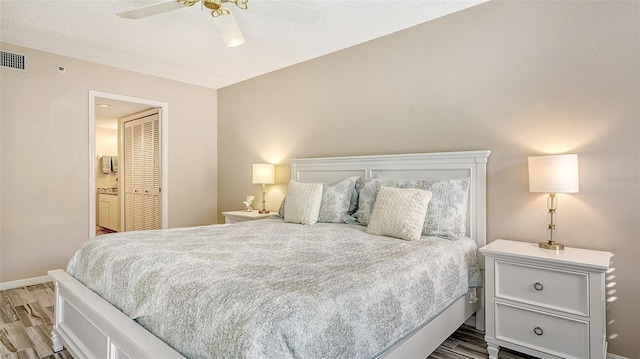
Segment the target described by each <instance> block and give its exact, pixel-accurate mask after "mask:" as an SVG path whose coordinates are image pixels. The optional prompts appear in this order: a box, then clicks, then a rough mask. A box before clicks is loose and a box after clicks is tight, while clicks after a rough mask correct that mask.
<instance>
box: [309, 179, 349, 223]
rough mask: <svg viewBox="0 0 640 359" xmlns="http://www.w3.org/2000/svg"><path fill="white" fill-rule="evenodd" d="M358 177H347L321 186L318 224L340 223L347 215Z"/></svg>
mask: <svg viewBox="0 0 640 359" xmlns="http://www.w3.org/2000/svg"><path fill="white" fill-rule="evenodd" d="M357 180H358V177H357V176H355V177H349V178H347V179H344V180H342V181H338V182H332V183H324V184H323V185H322V187H323V188H322V203H321V204H320V214H319V215H318V222H326V223H342V222H343V219H344V217H345V216H346V215H347V214H348V212H349V208H350V205H351V198H352V195H353V193H354V192H355V190H356V186H355V185H356V181H357Z"/></svg>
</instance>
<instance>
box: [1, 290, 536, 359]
mask: <svg viewBox="0 0 640 359" xmlns="http://www.w3.org/2000/svg"><path fill="white" fill-rule="evenodd" d="M54 294H55V290H54V287H53V283H51V282H49V283H43V284H36V285H31V286H28V287H22V288H16V289H8V290H4V291H0V353H2V358H3V359H5V358H6V359H43V358H46V359H72V357H71V355H70V354H69V352H67V351H66V350H63V351H61V352H58V353H54V352H53V349H52V344H51V329H52V324H53V321H54V310H53V308H54V304H55V302H54ZM487 356H488V355H487V345H486V343H485V342H484V333H483V332H481V331H478V330H476V329H475V328H472V327H469V326H465V325H463V326H462V327H460V328H459V329H458V330H457V331H456V332H455V333H453V334H452V335H451V336H450V337H449V339H447V340H446V341H445V342H444V343H442V345H440V347H439V348H438V349H436V351H434V352H433V353H431V355H429V358H427V359H485V358H487ZM499 358H500V359H534V357H531V356H528V355H525V354H520V353H516V352H513V351H510V350H507V349H501V350H500V356H499Z"/></svg>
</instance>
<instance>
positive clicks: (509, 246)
mask: <svg viewBox="0 0 640 359" xmlns="http://www.w3.org/2000/svg"><path fill="white" fill-rule="evenodd" d="M480 252H481V253H482V254H484V256H485V275H486V283H485V287H486V290H485V293H486V303H485V309H486V320H487V323H486V336H485V340H486V341H487V344H488V351H489V358H491V359H496V358H497V357H498V351H499V350H500V347H507V348H510V349H513V350H517V351H519V352H522V353H526V354H530V355H534V356H537V357H540V358H592V359H594V358H598V359H601V358H604V357H605V356H606V351H607V342H606V328H605V326H606V320H605V304H606V301H605V271H606V270H607V269H609V260H610V259H611V253H609V252H601V251H592V250H586V249H577V248H565V249H564V250H562V251H553V250H548V249H542V248H539V247H538V246H537V244H535V243H527V242H514V241H507V240H502V239H499V240H496V241H494V242H491V243H489V244H488V245H486V246H484V247H482V248H480Z"/></svg>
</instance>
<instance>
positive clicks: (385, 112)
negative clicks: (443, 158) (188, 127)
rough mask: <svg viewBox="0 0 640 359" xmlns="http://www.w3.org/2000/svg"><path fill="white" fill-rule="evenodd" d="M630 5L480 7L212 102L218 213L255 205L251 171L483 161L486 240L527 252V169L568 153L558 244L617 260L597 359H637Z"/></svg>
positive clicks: (537, 228)
mask: <svg viewBox="0 0 640 359" xmlns="http://www.w3.org/2000/svg"><path fill="white" fill-rule="evenodd" d="M639 7H640V3H638V2H593V1H590V2H489V3H485V4H482V5H480V6H477V7H474V8H471V9H468V10H465V11H463V12H460V13H457V14H453V15H451V16H447V17H445V18H442V19H439V20H436V21H433V22H429V23H426V24H423V25H420V26H417V27H414V28H411V29H408V30H406V31H402V32H399V33H396V34H392V35H390V36H387V37H384V38H381V39H378V40H374V41H371V42H369V43H365V44H362V45H360V46H356V47H353V48H350V49H346V50H344V51H340V52H337V53H334V54H330V55H328V56H325V57H322V58H319V59H315V60H312V61H309V62H305V63H302V64H299V65H296V66H292V67H289V68H286V69H283V70H280V71H276V72H273V73H270V74H267V75H264V76H261V77H258V78H255V79H252V80H248V81H246V82H243V83H240V84H237V85H233V86H230V87H227V88H224V89H221V90H219V91H218V102H219V103H218V133H219V136H218V151H219V161H218V172H219V180H218V188H219V193H218V206H219V209H220V210H221V211H224V210H234V209H240V208H241V206H242V200H243V199H244V197H245V196H246V194H248V193H253V194H254V195H256V198H259V197H258V196H259V193H260V187H259V186H257V185H252V184H251V164H252V163H257V162H263V161H267V162H273V163H278V164H286V163H287V161H288V159H290V158H297V157H317V156H344V155H365V154H391V153H412V152H431V151H456V150H475V149H490V150H492V154H491V157H490V158H489V164H488V238H489V239H490V240H494V239H496V238H508V239H514V240H520V241H539V240H544V239H545V238H546V235H547V234H546V223H547V222H546V199H545V195H544V194H541V193H529V192H528V182H527V176H528V175H527V156H530V155H540V154H547V153H578V154H579V155H580V181H581V183H580V193H577V194H573V195H560V198H559V210H558V220H557V222H558V231H557V236H558V238H560V239H561V240H560V241H561V242H563V243H565V244H566V245H570V246H576V247H583V248H590V249H600V250H608V251H611V252H613V253H614V257H613V260H612V267H613V268H614V269H613V270H612V272H611V274H610V275H608V280H609V282H608V283H609V288H608V299H609V301H610V303H609V305H608V311H607V315H608V318H607V320H608V321H609V325H608V328H607V330H608V336H609V339H608V340H609V345H610V346H609V351H610V352H612V353H615V354H618V355H623V356H626V357H629V358H637V357H640V344H639V341H638V338H640V330H639V323H640V310H638V303H640V279H639V278H640V275H639V274H640V266H639V265H638V257H639V256H640V233H639V222H640V221H639V218H638V216H639V211H640V207H639V203H640V147H639V143H640V100H639V97H640V49H639V41H638V33H639V32H640V16H639V15H638V14H639V13H640V8H639ZM278 169H279V170H281V172H280V173H281V175H280V177H281V178H280V183H281V184H280V185H275V186H270V189H269V194H268V196H269V198H268V207H269V208H270V209H272V210H276V209H277V207H278V204H279V201H280V200H281V198H282V193H283V191H284V190H285V188H286V186H285V185H284V184H286V182H287V181H288V173H287V167H286V166H279V167H278ZM218 220H220V221H221V220H222V218H221V217H220V216H218Z"/></svg>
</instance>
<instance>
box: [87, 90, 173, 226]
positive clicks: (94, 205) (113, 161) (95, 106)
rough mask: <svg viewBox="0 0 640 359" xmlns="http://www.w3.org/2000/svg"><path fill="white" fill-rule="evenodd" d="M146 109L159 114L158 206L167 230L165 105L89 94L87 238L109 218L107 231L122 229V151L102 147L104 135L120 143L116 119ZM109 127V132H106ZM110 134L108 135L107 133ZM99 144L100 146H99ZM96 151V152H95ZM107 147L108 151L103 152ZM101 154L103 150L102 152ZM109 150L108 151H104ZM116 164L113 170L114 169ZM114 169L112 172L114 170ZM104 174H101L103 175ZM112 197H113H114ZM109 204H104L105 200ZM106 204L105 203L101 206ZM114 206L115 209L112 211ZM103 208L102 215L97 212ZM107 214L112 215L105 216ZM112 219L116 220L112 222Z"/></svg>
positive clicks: (114, 96)
mask: <svg viewBox="0 0 640 359" xmlns="http://www.w3.org/2000/svg"><path fill="white" fill-rule="evenodd" d="M147 109H155V110H156V111H158V112H159V113H158V117H159V118H158V124H159V128H160V130H159V131H158V132H159V133H158V137H159V138H158V139H159V146H158V147H159V152H160V181H161V183H162V192H161V193H158V200H159V201H160V202H161V204H162V205H161V206H160V212H161V213H160V218H159V219H160V226H161V228H167V227H168V206H167V204H168V200H167V199H168V192H169V191H168V176H167V162H168V156H167V154H168V151H167V149H168V146H167V143H168V142H167V139H168V126H167V122H168V104H167V103H166V102H159V101H155V100H148V99H140V98H134V97H129V96H123V95H118V94H111V93H105V92H98V91H93V90H90V91H89V238H92V237H95V236H96V233H97V230H96V229H97V228H104V227H99V226H98V224H100V222H101V221H102V224H105V223H109V222H107V221H108V220H109V219H111V222H114V221H116V223H117V225H114V223H109V224H108V225H107V226H108V227H109V228H108V229H107V231H111V230H115V231H119V230H120V229H121V230H124V229H125V227H124V218H125V217H124V213H123V208H124V207H123V202H124V201H123V198H124V197H123V196H122V195H121V194H122V193H123V191H124V188H123V187H122V184H123V181H122V180H120V179H123V178H124V177H122V176H121V174H122V167H121V166H118V165H119V164H121V162H122V161H120V160H121V159H120V158H119V157H120V156H119V155H121V153H120V152H121V150H115V151H114V150H112V149H110V148H113V147H109V146H107V147H105V146H104V143H103V142H104V141H103V138H102V137H100V136H103V135H104V134H105V133H107V134H110V133H113V134H117V136H118V137H117V138H116V139H115V141H116V143H118V142H119V140H120V138H119V136H120V134H118V133H117V130H116V129H117V128H118V127H119V125H118V121H119V119H121V118H123V117H126V116H127V115H130V114H133V113H139V112H141V111H144V110H147ZM109 128H111V129H109ZM110 131H111V132H110ZM98 145H100V146H98ZM115 147H116V148H118V147H120V145H119V144H116V145H115ZM98 148H99V149H98ZM105 148H107V149H105ZM101 151H105V153H102V152H101ZM107 151H108V152H107ZM114 165H115V167H114ZM114 170H115V171H114ZM102 173H104V175H103V174H102ZM99 189H100V191H101V192H112V193H108V194H106V195H101V194H100V193H98V190H99ZM114 194H115V195H114ZM116 198H117V200H116ZM108 200H110V201H111V202H109V203H107V202H106V201H108ZM103 202H105V203H103ZM109 205H111V209H117V212H115V211H113V212H114V213H117V215H116V216H115V217H114V216H113V213H112V211H109V210H108V208H109ZM114 207H116V208H114ZM100 209H103V211H104V212H103V213H101V212H100ZM107 211H108V213H109V214H112V216H108V215H107V214H105V213H106V212H107ZM114 218H115V219H114Z"/></svg>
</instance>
